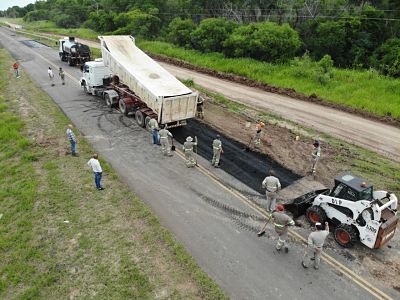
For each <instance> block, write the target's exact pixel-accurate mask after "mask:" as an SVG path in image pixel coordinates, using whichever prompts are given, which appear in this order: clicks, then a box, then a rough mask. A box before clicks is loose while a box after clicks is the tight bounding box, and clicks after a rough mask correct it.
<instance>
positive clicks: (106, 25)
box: [84, 10, 116, 32]
mask: <svg viewBox="0 0 400 300" xmlns="http://www.w3.org/2000/svg"><path fill="white" fill-rule="evenodd" d="M114 18H115V13H113V12H105V11H104V10H100V11H99V13H98V14H97V13H96V12H94V11H93V12H91V13H90V14H89V18H88V19H87V20H86V22H85V23H84V26H85V27H87V28H90V29H93V30H94V31H97V32H111V31H114V30H115V29H116V27H115V24H114Z"/></svg>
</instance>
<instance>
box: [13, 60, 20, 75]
mask: <svg viewBox="0 0 400 300" xmlns="http://www.w3.org/2000/svg"><path fill="white" fill-rule="evenodd" d="M13 69H14V72H15V78H19V64H18V63H17V62H15V63H14V64H13Z"/></svg>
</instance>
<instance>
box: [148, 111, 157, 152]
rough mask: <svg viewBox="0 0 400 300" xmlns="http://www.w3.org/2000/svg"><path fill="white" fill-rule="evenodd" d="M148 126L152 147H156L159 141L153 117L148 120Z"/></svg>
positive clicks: (155, 121)
mask: <svg viewBox="0 0 400 300" xmlns="http://www.w3.org/2000/svg"><path fill="white" fill-rule="evenodd" d="M149 126H150V130H151V137H152V140H153V144H154V145H158V144H159V140H158V122H157V120H156V119H155V118H154V117H153V118H151V119H150V121H149Z"/></svg>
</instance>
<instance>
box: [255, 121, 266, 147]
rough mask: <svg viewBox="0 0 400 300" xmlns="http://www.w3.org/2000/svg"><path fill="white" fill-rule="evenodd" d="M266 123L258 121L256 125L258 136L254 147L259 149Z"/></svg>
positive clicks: (256, 135)
mask: <svg viewBox="0 0 400 300" xmlns="http://www.w3.org/2000/svg"><path fill="white" fill-rule="evenodd" d="M264 126H265V124H264V122H262V121H260V120H258V121H257V125H256V134H255V135H254V139H253V140H254V146H255V147H258V146H259V145H260V144H261V130H262V129H263V128H264Z"/></svg>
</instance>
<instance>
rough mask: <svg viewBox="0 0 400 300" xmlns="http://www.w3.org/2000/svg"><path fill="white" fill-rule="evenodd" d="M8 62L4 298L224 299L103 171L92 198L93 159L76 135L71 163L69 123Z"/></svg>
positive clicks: (0, 287)
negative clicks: (15, 135) (14, 136)
mask: <svg viewBox="0 0 400 300" xmlns="http://www.w3.org/2000/svg"><path fill="white" fill-rule="evenodd" d="M12 62H13V60H12V58H11V57H10V56H9V55H8V54H7V53H6V52H5V51H4V50H1V49H0V67H1V71H2V72H1V73H2V74H3V75H2V78H1V79H2V81H3V83H4V82H8V83H9V84H7V85H4V86H3V87H2V89H1V90H0V93H1V94H2V96H3V98H1V105H0V106H1V112H5V111H6V112H7V114H8V115H7V116H8V117H7V118H8V119H7V120H8V123H9V122H11V121H13V122H16V125H15V126H16V127H15V128H14V129H13V130H17V131H19V132H20V133H21V135H22V136H24V138H23V139H22V138H21V142H19V141H15V143H17V142H18V145H19V143H21V144H23V145H22V146H23V147H25V148H24V151H21V152H15V151H12V150H7V149H8V148H7V147H8V146H10V147H11V146H12V145H13V143H14V141H13V140H9V142H8V143H9V144H2V149H3V150H4V151H5V152H4V153H7V155H2V156H1V157H0V163H1V166H2V168H4V169H3V170H8V171H7V174H8V176H7V177H3V176H2V177H0V186H1V189H0V190H2V191H4V193H3V192H2V201H1V202H0V211H1V213H2V214H3V218H2V219H1V220H0V223H1V230H0V233H1V236H2V238H1V240H2V242H1V245H0V253H1V254H0V256H1V257H2V264H1V266H0V270H1V271H0V273H1V274H2V277H1V279H0V295H1V298H3V299H11V298H12V299H15V298H33V297H36V298H60V299H67V298H69V299H75V298H99V299H114V298H115V299H122V298H138V299H149V298H151V299H170V298H175V299H176V298H178V299H201V298H212V299H215V298H224V294H223V292H222V291H221V290H220V289H219V288H218V287H217V286H216V284H215V283H213V281H211V280H210V279H209V278H208V276H207V275H206V274H205V273H204V272H203V271H202V270H201V269H200V268H199V267H198V266H197V265H196V264H195V262H194V261H193V259H192V258H191V256H190V255H189V254H188V253H187V252H186V251H185V250H184V248H183V247H182V245H180V244H178V243H177V242H176V241H175V239H174V238H173V236H172V235H171V234H170V233H169V232H168V231H167V230H166V229H165V228H163V227H162V226H161V225H160V224H159V222H158V220H157V218H156V217H155V216H154V214H153V213H152V212H151V211H150V209H149V208H148V207H147V206H145V205H144V204H143V203H142V202H141V201H140V200H139V199H138V198H137V197H136V196H135V195H134V194H133V193H132V192H130V191H129V189H128V187H127V186H126V185H125V184H123V183H122V182H121V181H120V180H119V179H118V176H117V174H116V173H115V172H114V171H113V170H112V169H111V167H110V166H109V165H107V163H106V162H104V161H101V163H102V167H103V170H104V178H103V182H104V185H105V187H106V189H105V190H104V191H98V190H96V189H95V188H94V183H93V178H92V177H93V175H92V172H91V171H90V170H89V169H88V168H86V167H87V166H86V162H87V160H88V158H89V157H90V156H91V154H92V153H93V149H92V148H91V147H90V146H89V144H88V143H87V142H86V141H85V140H83V139H81V138H80V137H79V135H78V152H79V154H80V156H79V157H71V155H70V154H69V153H68V146H69V145H68V141H67V140H66V137H65V130H66V125H67V124H68V123H69V120H68V119H67V118H66V117H65V115H64V114H62V112H61V111H60V110H59V108H58V107H57V106H56V104H54V102H53V101H52V100H51V99H50V98H49V97H48V96H47V95H46V94H45V93H44V92H43V91H41V90H40V89H38V88H37V87H36V86H35V85H34V84H33V82H32V81H31V80H30V79H29V78H27V77H26V75H25V74H23V75H22V76H21V78H19V79H18V80H16V79H15V78H14V77H13V72H12V70H11V69H10V66H11V65H12ZM12 115H15V116H12ZM7 120H6V119H3V121H7ZM20 120H23V123H22V122H21V121H20ZM39 124H40V125H39ZM12 132H13V131H12ZM3 133H4V132H3ZM2 137H3V135H2ZM2 141H3V140H2ZM22 146H21V147H22ZM10 149H13V148H12V147H11V148H10ZM6 150H7V151H6ZM7 166H8V167H7ZM6 167H7V168H6ZM23 170H26V171H27V173H26V176H23V174H24V172H23ZM24 177H25V178H24ZM110 187H112V189H111V188H110ZM25 189H27V190H26V193H27V195H28V196H26V195H25V194H24V195H22V196H24V197H25V196H26V199H27V200H26V201H28V202H27V203H25V202H23V201H24V199H25V198H23V197H22V196H21V195H20V191H19V190H22V191H23V192H24V193H25ZM21 202H23V203H22V204H21V205H23V206H22V207H21V208H18V209H15V207H16V205H15V203H21ZM22 233H24V235H23V236H21V234H22Z"/></svg>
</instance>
